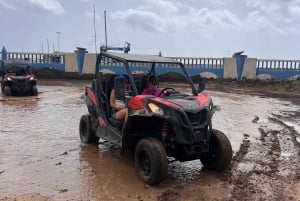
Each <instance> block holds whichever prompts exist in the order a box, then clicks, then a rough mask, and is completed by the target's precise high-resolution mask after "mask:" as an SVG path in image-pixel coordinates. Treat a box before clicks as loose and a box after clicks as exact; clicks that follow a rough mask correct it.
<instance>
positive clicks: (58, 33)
mask: <svg viewBox="0 0 300 201" xmlns="http://www.w3.org/2000/svg"><path fill="white" fill-rule="evenodd" d="M56 33H57V51H58V52H59V51H60V50H59V35H60V34H61V32H60V31H57V32H56Z"/></svg>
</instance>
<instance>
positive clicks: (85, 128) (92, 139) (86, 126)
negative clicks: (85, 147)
mask: <svg viewBox="0 0 300 201" xmlns="http://www.w3.org/2000/svg"><path fill="white" fill-rule="evenodd" d="M79 135H80V140H81V142H82V143H85V144H91V143H98V142H99V137H97V136H96V135H95V132H94V131H92V129H91V121H90V115H82V116H81V118H80V123H79Z"/></svg>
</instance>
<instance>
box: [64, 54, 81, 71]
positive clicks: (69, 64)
mask: <svg viewBox="0 0 300 201" xmlns="http://www.w3.org/2000/svg"><path fill="white" fill-rule="evenodd" d="M65 71H66V72H67V73H71V72H78V64H77V57H76V54H75V53H65Z"/></svg>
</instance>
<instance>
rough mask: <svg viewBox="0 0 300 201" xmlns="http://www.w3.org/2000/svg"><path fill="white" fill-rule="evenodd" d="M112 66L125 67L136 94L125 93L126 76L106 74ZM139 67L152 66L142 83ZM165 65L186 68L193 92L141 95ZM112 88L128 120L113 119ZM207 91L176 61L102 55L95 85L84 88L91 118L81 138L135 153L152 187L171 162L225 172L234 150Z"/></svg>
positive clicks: (86, 119)
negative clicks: (217, 121)
mask: <svg viewBox="0 0 300 201" xmlns="http://www.w3.org/2000/svg"><path fill="white" fill-rule="evenodd" d="M107 63H110V64H111V65H117V66H122V67H123V68H124V72H125V73H126V74H127V75H128V77H129V81H130V85H131V88H132V91H131V92H125V91H124V77H122V76H119V75H116V74H110V75H109V76H107V74H103V70H104V69H105V64H106V65H107ZM137 64H138V65H143V66H145V67H149V71H148V73H147V74H145V75H144V76H142V77H141V76H140V77H139V79H137V77H136V76H135V75H134V74H133V73H132V66H136V65H137ZM161 65H169V66H173V67H174V66H177V67H178V69H181V70H182V73H183V74H184V75H185V77H186V80H187V82H188V84H189V85H188V86H189V88H190V89H191V92H190V93H182V92H180V91H177V90H175V89H174V88H164V89H163V90H162V93H164V96H163V97H155V96H153V95H141V92H142V91H143V88H145V80H146V79H147V77H149V76H151V75H155V69H156V68H157V67H159V66H161ZM113 87H115V90H116V96H117V97H118V99H123V100H124V101H125V103H126V105H127V107H128V120H127V121H126V122H123V121H117V120H116V119H114V118H112V117H111V116H110V106H109V98H110V91H111V90H112V88H113ZM203 89H204V85H203V82H202V81H200V82H199V87H198V89H196V88H195V86H194V84H193V82H192V79H191V78H190V76H189V74H188V73H187V71H186V69H185V67H184V65H183V64H182V63H181V62H179V61H176V60H173V59H171V58H165V57H161V56H153V55H136V54H123V53H116V52H101V53H100V54H99V55H98V57H97V61H96V71H95V77H94V79H93V81H92V85H91V87H86V89H85V97H86V104H87V108H88V114H86V115H82V116H81V119H80V125H79V131H80V139H81V141H82V142H83V143H86V144H89V143H98V142H99V138H101V139H103V140H105V141H108V142H110V143H112V144H113V145H117V146H119V147H120V148H121V150H122V151H121V153H133V154H134V161H135V167H136V169H137V172H138V175H139V177H140V179H141V180H143V181H144V182H145V183H147V184H157V183H160V182H161V181H162V180H163V179H165V178H166V176H167V175H168V163H169V159H173V160H174V159H175V160H178V161H191V160H200V161H201V163H202V164H203V166H204V168H207V169H212V170H218V171H222V170H224V169H226V168H227V167H228V166H229V165H230V162H231V159H232V147H231V144H230V141H229V140H228V138H227V137H226V135H225V134H223V133H222V132H221V131H219V130H216V129H213V128H212V116H213V113H214V106H213V102H212V99H211V97H210V96H209V95H208V94H207V93H205V92H203Z"/></svg>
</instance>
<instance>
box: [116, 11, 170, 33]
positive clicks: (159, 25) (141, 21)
mask: <svg viewBox="0 0 300 201" xmlns="http://www.w3.org/2000/svg"><path fill="white" fill-rule="evenodd" d="M111 17H112V19H115V20H122V21H124V22H125V23H126V24H127V25H128V26H130V27H133V28H135V29H142V30H145V31H149V32H163V27H164V24H163V21H162V19H161V17H160V16H159V15H157V14H155V13H153V12H150V11H143V10H135V9H128V10H126V11H119V12H115V13H113V14H111Z"/></svg>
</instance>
